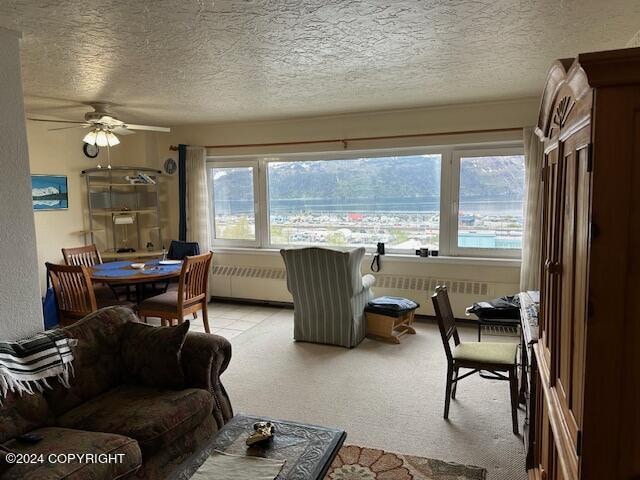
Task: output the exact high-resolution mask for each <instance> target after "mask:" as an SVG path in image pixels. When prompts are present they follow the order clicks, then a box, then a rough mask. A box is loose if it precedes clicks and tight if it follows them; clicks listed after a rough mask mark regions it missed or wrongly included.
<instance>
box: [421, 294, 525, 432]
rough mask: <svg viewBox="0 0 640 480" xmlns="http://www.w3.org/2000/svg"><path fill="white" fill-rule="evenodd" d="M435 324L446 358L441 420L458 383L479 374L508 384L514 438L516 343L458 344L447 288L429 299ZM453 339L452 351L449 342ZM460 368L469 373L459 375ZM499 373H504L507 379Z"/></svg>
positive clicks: (516, 387)
mask: <svg viewBox="0 0 640 480" xmlns="http://www.w3.org/2000/svg"><path fill="white" fill-rule="evenodd" d="M431 300H432V301H433V308H434V309H435V312H436V319H437V320H438V328H439V329H440V336H441V337H442V343H443V344H444V351H445V354H446V356H447V384H446V391H445V399H444V418H449V403H450V402H451V399H452V398H453V399H455V398H456V387H457V386H458V382H459V381H460V380H462V379H463V378H466V377H468V376H470V375H473V374H474V373H478V372H480V371H481V370H485V371H489V372H491V373H493V374H494V376H495V377H492V378H495V379H498V380H508V381H509V392H510V400H511V421H512V424H513V433H515V434H516V435H518V372H517V352H518V344H517V343H502V342H496V343H494V342H461V341H460V336H459V335H458V329H457V328H456V321H455V318H454V316H453V311H452V309H451V303H450V302H449V294H448V293H447V288H446V287H442V286H439V287H437V288H436V291H435V293H434V294H433V295H432V296H431ZM452 337H453V343H454V345H453V349H452V348H451V344H450V341H451V338H452ZM461 368H464V369H470V370H471V371H470V372H466V373H464V374H463V375H460V372H459V370H460V369H461ZM500 372H506V373H507V374H508V376H504V375H502V374H501V373H500Z"/></svg>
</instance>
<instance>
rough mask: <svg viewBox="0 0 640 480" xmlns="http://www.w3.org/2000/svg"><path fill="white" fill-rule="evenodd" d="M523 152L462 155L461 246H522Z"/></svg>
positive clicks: (460, 197) (459, 221) (505, 247)
mask: <svg viewBox="0 0 640 480" xmlns="http://www.w3.org/2000/svg"><path fill="white" fill-rule="evenodd" d="M523 196H524V156H523V155H500V156H485V157H462V158H461V159H460V196H459V207H458V247H459V248H499V249H519V248H522V228H523V211H522V208H523Z"/></svg>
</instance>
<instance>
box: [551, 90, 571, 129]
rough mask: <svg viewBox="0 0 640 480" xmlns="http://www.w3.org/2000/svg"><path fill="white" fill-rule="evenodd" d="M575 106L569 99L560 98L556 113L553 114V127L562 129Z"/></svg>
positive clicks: (565, 97) (566, 97)
mask: <svg viewBox="0 0 640 480" xmlns="http://www.w3.org/2000/svg"><path fill="white" fill-rule="evenodd" d="M575 104H576V102H575V101H574V100H573V99H572V98H571V97H569V96H564V97H562V100H560V101H559V102H558V104H557V105H556V111H555V113H554V114H553V123H554V125H557V126H558V127H559V128H562V127H564V124H565V123H566V122H567V118H568V117H569V114H570V113H571V110H573V106H574V105H575Z"/></svg>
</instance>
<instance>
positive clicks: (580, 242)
mask: <svg viewBox="0 0 640 480" xmlns="http://www.w3.org/2000/svg"><path fill="white" fill-rule="evenodd" d="M589 134H590V129H589V127H585V128H583V129H581V130H579V131H577V132H575V133H573V134H572V135H571V136H570V137H568V138H567V139H566V140H565V141H564V142H563V144H562V145H561V148H560V152H561V153H562V160H561V163H562V172H563V175H562V181H563V182H564V186H563V188H562V189H563V200H562V202H563V204H562V212H563V217H564V218H563V221H562V232H561V242H560V243H561V255H560V257H559V264H560V265H559V272H558V275H557V276H558V277H559V280H560V297H559V298H560V304H559V310H558V314H559V317H558V325H557V328H556V332H557V336H556V338H555V343H554V349H553V351H552V355H551V356H552V363H551V372H550V373H551V375H550V381H551V386H552V387H553V388H554V389H555V393H556V395H557V398H558V404H559V407H560V410H561V412H560V413H561V415H562V417H563V420H564V423H565V425H566V427H567V433H568V435H569V438H570V440H571V445H572V448H573V450H574V452H575V455H578V454H579V449H580V444H579V442H580V438H579V437H580V430H581V419H582V399H583V379H584V374H583V371H584V344H585V326H586V304H587V276H588V272H587V268H588V254H589V252H588V246H589V212H590V193H591V175H590V171H589V170H590V165H589V156H590V152H589V150H590V145H589V139H590V137H589Z"/></svg>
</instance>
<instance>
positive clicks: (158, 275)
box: [91, 259, 182, 304]
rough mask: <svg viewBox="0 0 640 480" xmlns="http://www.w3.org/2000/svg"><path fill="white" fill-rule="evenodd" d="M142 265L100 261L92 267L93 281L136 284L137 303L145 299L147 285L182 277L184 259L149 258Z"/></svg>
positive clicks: (115, 284)
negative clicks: (135, 266)
mask: <svg viewBox="0 0 640 480" xmlns="http://www.w3.org/2000/svg"><path fill="white" fill-rule="evenodd" d="M132 265H138V266H139V265H141V264H136V263H131V262H128V261H118V262H107V263H100V264H97V265H94V266H92V267H91V281H92V282H94V283H101V284H104V285H108V286H110V287H112V288H114V287H125V286H126V287H128V288H130V287H132V286H135V287H136V288H135V291H136V303H138V304H139V303H141V302H142V301H143V300H144V291H145V285H148V284H156V283H165V284H166V283H168V282H169V281H171V280H172V279H175V278H178V277H180V271H181V270H182V261H180V260H158V259H154V260H149V261H147V262H144V266H143V267H142V268H134V266H132Z"/></svg>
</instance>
